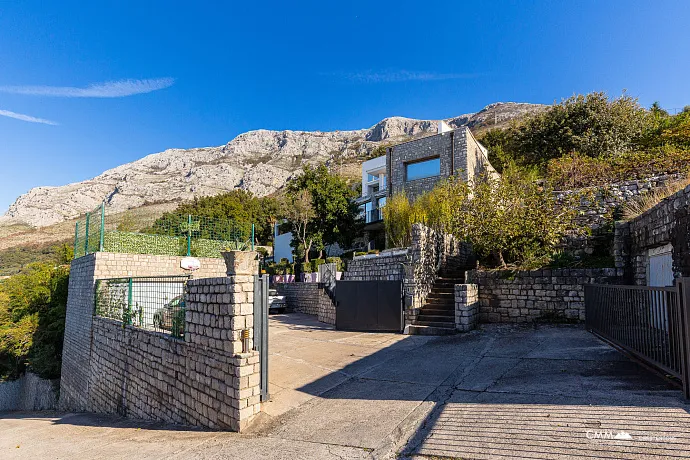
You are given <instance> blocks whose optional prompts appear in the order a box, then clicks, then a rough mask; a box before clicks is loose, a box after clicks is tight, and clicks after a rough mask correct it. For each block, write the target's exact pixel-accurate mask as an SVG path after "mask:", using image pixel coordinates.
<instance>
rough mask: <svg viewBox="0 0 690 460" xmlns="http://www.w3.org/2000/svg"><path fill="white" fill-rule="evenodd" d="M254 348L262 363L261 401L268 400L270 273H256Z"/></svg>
mask: <svg viewBox="0 0 690 460" xmlns="http://www.w3.org/2000/svg"><path fill="white" fill-rule="evenodd" d="M254 350H256V351H258V352H259V362H260V363H261V384H260V386H261V401H268V275H264V276H259V275H254Z"/></svg>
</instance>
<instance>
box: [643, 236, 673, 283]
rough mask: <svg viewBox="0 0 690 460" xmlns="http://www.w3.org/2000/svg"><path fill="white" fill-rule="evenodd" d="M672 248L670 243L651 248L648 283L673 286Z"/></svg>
mask: <svg viewBox="0 0 690 460" xmlns="http://www.w3.org/2000/svg"><path fill="white" fill-rule="evenodd" d="M672 250H673V247H672V246H671V245H670V244H667V245H666V246H661V247H658V248H654V249H650V250H649V259H648V260H649V262H648V264H647V285H649V286H673V257H672Z"/></svg>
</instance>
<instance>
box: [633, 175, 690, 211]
mask: <svg viewBox="0 0 690 460" xmlns="http://www.w3.org/2000/svg"><path fill="white" fill-rule="evenodd" d="M688 185H690V176H689V177H686V178H685V179H681V180H677V181H673V182H669V183H668V184H666V185H665V186H663V187H659V188H657V189H654V190H651V191H649V192H647V193H645V194H644V195H640V196H638V197H637V198H635V199H634V200H630V201H628V202H627V203H625V204H624V205H623V218H624V219H625V220H631V219H634V218H636V217H637V216H639V215H641V214H643V213H645V212H647V211H649V210H650V209H652V208H653V207H654V206H656V205H657V204H659V203H661V202H662V201H663V200H664V199H665V198H668V197H669V196H671V195H673V194H674V193H677V192H679V191H680V190H683V189H684V188H685V187H687V186H688Z"/></svg>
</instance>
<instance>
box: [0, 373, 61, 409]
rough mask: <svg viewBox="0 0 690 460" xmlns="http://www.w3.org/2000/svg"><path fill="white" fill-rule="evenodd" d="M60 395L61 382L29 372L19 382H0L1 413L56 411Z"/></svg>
mask: <svg viewBox="0 0 690 460" xmlns="http://www.w3.org/2000/svg"><path fill="white" fill-rule="evenodd" d="M59 393H60V381H59V380H57V379H56V380H46V379H42V378H40V377H39V376H37V375H36V374H32V373H31V372H27V373H25V374H23V375H22V376H21V377H19V378H18V379H17V380H12V381H9V382H0V412H2V411H14V410H18V411H40V410H56V409H57V408H58V394H59Z"/></svg>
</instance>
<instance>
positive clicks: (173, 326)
mask: <svg viewBox="0 0 690 460" xmlns="http://www.w3.org/2000/svg"><path fill="white" fill-rule="evenodd" d="M184 316H185V303H184V296H182V295H178V296H177V297H174V298H173V299H172V300H171V301H170V302H168V303H167V304H165V306H164V307H163V308H161V309H159V310H157V311H156V312H155V313H154V314H153V326H154V327H156V328H158V329H162V330H164V331H170V334H171V335H172V336H174V337H183V336H184Z"/></svg>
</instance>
